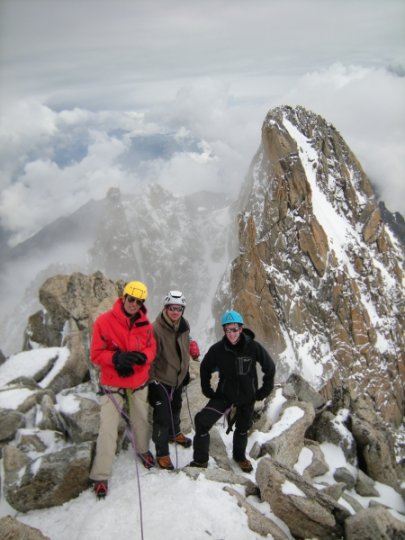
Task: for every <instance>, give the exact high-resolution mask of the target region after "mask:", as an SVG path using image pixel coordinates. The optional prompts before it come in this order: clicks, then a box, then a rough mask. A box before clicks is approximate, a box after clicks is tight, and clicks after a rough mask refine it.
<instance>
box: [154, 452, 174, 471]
mask: <svg viewBox="0 0 405 540" xmlns="http://www.w3.org/2000/svg"><path fill="white" fill-rule="evenodd" d="M156 461H157V463H158V465H159V467H160V468H161V469H166V470H168V471H172V470H173V469H174V466H173V463H172V460H171V459H170V456H156Z"/></svg>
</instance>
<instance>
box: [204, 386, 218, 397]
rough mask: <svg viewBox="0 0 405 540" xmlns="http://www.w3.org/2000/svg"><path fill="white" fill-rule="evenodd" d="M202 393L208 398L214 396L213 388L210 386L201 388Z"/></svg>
mask: <svg viewBox="0 0 405 540" xmlns="http://www.w3.org/2000/svg"><path fill="white" fill-rule="evenodd" d="M201 390H202V393H203V394H204V396H205V397H206V398H208V399H211V398H213V397H215V390H213V389H212V388H211V387H209V388H202V389H201Z"/></svg>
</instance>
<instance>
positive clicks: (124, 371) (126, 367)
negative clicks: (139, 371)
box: [112, 351, 135, 377]
mask: <svg viewBox="0 0 405 540" xmlns="http://www.w3.org/2000/svg"><path fill="white" fill-rule="evenodd" d="M132 354H133V353H128V352H121V351H116V352H115V353H114V354H113V358H112V361H113V364H114V366H115V369H116V370H117V373H118V375H120V376H121V377H130V376H131V375H133V374H134V368H133V365H134V363H135V362H134V358H133V356H132Z"/></svg>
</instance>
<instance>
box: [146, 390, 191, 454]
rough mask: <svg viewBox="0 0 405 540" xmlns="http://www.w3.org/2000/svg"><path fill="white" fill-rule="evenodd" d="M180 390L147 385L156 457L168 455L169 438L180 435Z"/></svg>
mask: <svg viewBox="0 0 405 540" xmlns="http://www.w3.org/2000/svg"><path fill="white" fill-rule="evenodd" d="M182 390H183V387H182V386H179V387H178V388H173V387H170V386H167V385H165V384H162V383H154V382H152V383H150V384H149V403H150V404H151V405H152V407H153V427H152V440H153V442H154V443H155V447H156V455H157V456H158V457H160V456H168V455H169V438H174V436H175V435H177V434H178V433H180V413H181V405H182V395H181V394H182Z"/></svg>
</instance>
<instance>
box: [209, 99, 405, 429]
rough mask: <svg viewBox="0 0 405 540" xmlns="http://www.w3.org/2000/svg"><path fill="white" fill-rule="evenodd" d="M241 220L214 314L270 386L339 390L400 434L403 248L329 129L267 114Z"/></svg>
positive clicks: (304, 117)
mask: <svg viewBox="0 0 405 540" xmlns="http://www.w3.org/2000/svg"><path fill="white" fill-rule="evenodd" d="M239 210H240V212H239V215H238V223H239V245H240V254H239V256H238V257H236V258H235V259H234V260H233V261H232V263H231V265H230V267H229V269H228V271H227V272H226V274H225V277H224V279H223V281H222V283H221V284H220V287H219V291H220V292H219V293H218V299H217V306H220V307H222V308H223V307H229V306H230V305H233V306H234V307H235V308H236V309H237V310H239V311H240V312H241V313H243V314H244V315H245V319H246V323H247V325H248V326H251V327H252V328H253V329H254V330H255V332H256V334H257V338H258V339H259V340H261V341H262V342H263V343H264V344H265V345H266V346H267V347H268V349H269V350H270V351H271V352H272V354H273V355H274V356H275V358H276V359H277V366H278V377H279V380H285V379H286V378H287V377H288V375H289V374H290V373H291V372H299V373H301V374H302V375H303V376H304V378H306V379H307V380H308V381H309V382H311V384H312V385H313V386H314V387H315V388H317V389H318V390H320V391H321V393H322V394H323V395H324V396H325V397H326V398H331V397H332V396H333V393H334V391H335V390H338V389H340V388H342V387H343V386H345V387H347V389H349V390H351V391H352V392H354V394H356V395H361V396H364V398H365V399H367V400H368V401H369V403H370V406H371V407H372V408H374V409H375V410H377V411H378V412H379V413H380V414H381V416H382V418H384V419H385V420H387V421H388V422H390V423H393V424H395V425H399V424H400V423H401V421H402V418H403V412H404V375H405V371H404V368H405V366H404V361H405V349H404V326H405V325H404V311H403V309H404V308H403V306H404V304H403V297H404V295H403V291H404V288H403V279H404V249H403V244H401V242H400V241H399V239H398V238H397V237H396V236H395V235H394V233H393V232H392V230H391V228H390V227H389V226H387V225H386V224H384V222H383V220H382V217H381V212H380V208H379V205H378V201H377V198H376V196H375V194H374V191H373V188H372V185H371V183H370V181H369V180H368V178H367V176H366V174H365V173H364V171H363V169H362V168H361V165H360V163H359V162H358V160H357V159H356V157H355V156H354V155H353V153H352V152H351V150H350V148H349V147H348V146H347V144H346V143H345V141H344V140H343V138H342V137H341V136H340V134H339V133H338V132H337V130H336V129H335V128H334V127H333V126H332V125H331V124H329V123H328V122H327V121H326V120H324V119H323V118H321V117H320V116H318V115H316V114H314V113H312V112H310V111H307V110H305V109H304V108H302V107H297V108H291V107H280V108H276V109H274V110H271V111H270V112H269V113H268V115H267V117H266V119H265V121H264V123H263V127H262V140H261V145H260V148H259V150H258V151H257V154H256V156H255V158H254V160H253V162H252V164H251V167H250V171H249V174H248V176H247V178H246V181H245V184H244V186H243V190H242V193H241V196H240V199H239Z"/></svg>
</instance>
